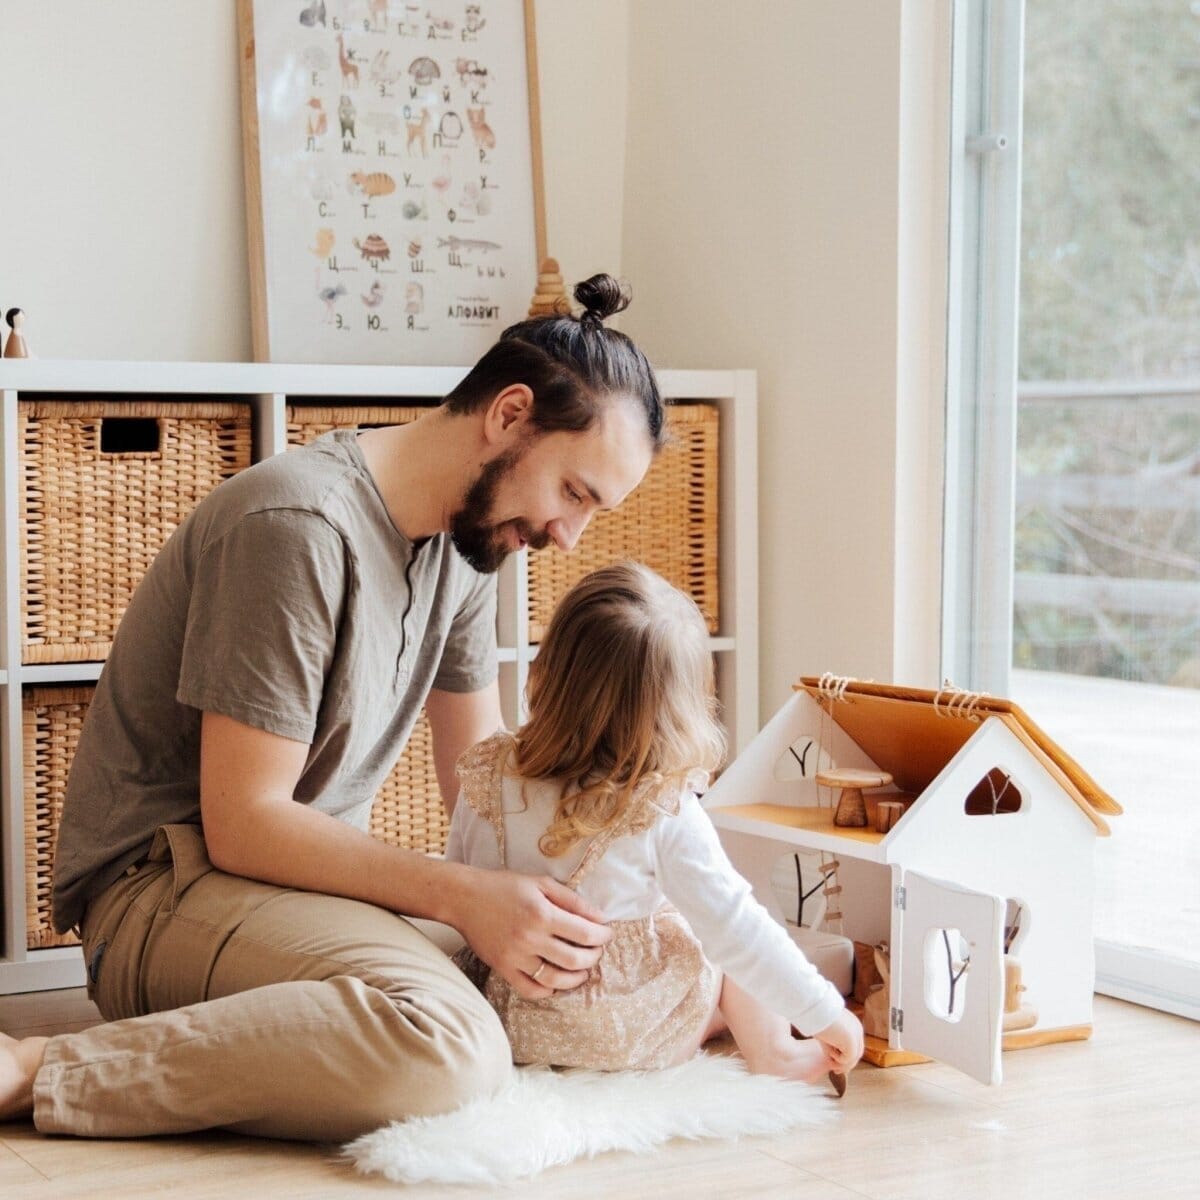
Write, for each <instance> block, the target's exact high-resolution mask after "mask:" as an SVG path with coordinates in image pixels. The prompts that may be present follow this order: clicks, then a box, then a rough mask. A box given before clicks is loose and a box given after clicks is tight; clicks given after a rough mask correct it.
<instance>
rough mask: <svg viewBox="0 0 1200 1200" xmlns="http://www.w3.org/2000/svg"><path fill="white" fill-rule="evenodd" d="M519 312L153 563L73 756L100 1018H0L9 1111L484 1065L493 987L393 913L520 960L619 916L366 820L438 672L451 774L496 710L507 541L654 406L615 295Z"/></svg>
mask: <svg viewBox="0 0 1200 1200" xmlns="http://www.w3.org/2000/svg"><path fill="white" fill-rule="evenodd" d="M576 297H577V299H579V300H580V302H581V303H583V304H584V305H585V312H584V314H583V315H582V317H580V318H578V319H576V318H574V317H561V318H548V319H542V320H537V321H527V322H524V323H522V324H520V325H517V326H514V327H512V328H511V329H509V330H507V331H506V332H505V334H504V335H503V336H502V338H501V340H500V341H499V342H498V343H497V344H496V345H495V346H494V347H493V348H492V349H491V350H490V351H489V352H488V353H487V354H486V355H485V356H484V357H483V358H482V359H481V360H480V362H479V363H478V364H477V365H476V366H475V368H474V369H473V370H472V371H471V372H470V374H469V375H468V376H467V377H466V379H464V381H463V382H462V383H461V384H460V385H459V386H458V387H457V388H456V389H455V390H454V391H453V392H452V393H451V394H450V395H449V396H448V397H447V398H446V401H445V402H444V404H443V405H442V406H441V407H440V408H438V409H436V410H434V411H432V412H431V413H430V414H428V415H427V416H424V417H422V418H421V419H420V420H418V421H417V422H415V423H413V424H411V425H406V426H400V427H395V428H390V429H378V430H371V431H368V432H364V433H362V434H360V435H357V436H355V435H354V434H353V433H350V432H341V433H334V434H330V435H327V436H326V437H325V438H322V439H320V440H319V441H318V442H317V443H315V444H314V445H313V446H312V447H310V448H308V449H306V450H303V451H296V452H293V453H291V454H287V455H283V456H280V457H278V458H275V459H272V460H269V461H268V462H265V463H262V464H259V465H258V466H256V467H254V468H253V469H251V470H250V471H247V472H244V473H242V474H241V475H239V476H238V477H236V478H235V479H232V480H230V481H228V482H227V483H226V484H224V485H222V486H221V487H220V488H218V489H217V490H216V491H215V492H214V493H213V494H212V495H211V496H210V497H208V498H207V499H206V500H205V501H203V502H202V503H201V504H200V505H199V506H198V508H197V509H196V510H195V512H194V513H193V514H192V515H191V516H190V517H189V518H188V519H187V520H186V521H185V522H184V523H183V525H182V526H181V527H180V528H179V530H178V531H177V532H176V534H175V535H174V536H173V537H172V538H171V540H170V541H169V542H168V544H167V545H166V546H165V547H164V549H163V551H162V552H161V553H160V555H159V557H158V559H157V560H156V561H155V563H154V565H153V566H152V567H151V569H150V571H149V572H148V573H147V575H146V578H145V579H144V581H143V582H142V584H141V586H140V587H139V588H138V590H137V593H136V594H135V596H134V598H133V600H132V602H131V603H130V606H129V609H128V611H127V613H126V615H125V618H124V619H123V621H122V625H121V628H120V630H119V631H118V634H117V637H116V639H115V641H114V645H113V650H112V654H111V656H110V658H109V660H108V663H107V665H106V667H105V670H104V672H103V674H102V676H101V679H100V683H99V685H98V687H97V691H96V695H95V698H94V701H93V703H92V706H91V709H90V712H89V715H88V720H87V723H86V725H85V728H84V731H83V734H82V737H81V740H80V745H79V749H78V751H77V754H76V757H75V760H74V763H73V765H72V771H71V777H70V782H69V784H68V793H67V802H66V806H65V812H64V816H63V821H62V827H61V830H60V835H59V848H58V853H57V860H56V867H55V924H56V927H57V928H59V929H60V930H62V929H67V928H71V927H78V928H79V929H80V932H81V936H82V941H83V949H84V957H85V962H86V965H87V970H88V980H89V983H88V990H89V994H90V995H92V997H93V998H94V1000H95V1001H96V1003H97V1005H98V1006H99V1008H100V1010H101V1012H102V1013H103V1014H104V1016H105V1017H106V1018H107V1019H108V1020H109V1022H110V1023H109V1024H105V1025H101V1026H97V1027H95V1028H94V1029H91V1030H87V1031H85V1032H83V1033H77V1034H67V1035H63V1036H60V1037H56V1038H52V1039H45V1038H26V1039H24V1040H22V1041H20V1042H17V1041H15V1040H13V1039H11V1038H5V1037H3V1035H0V1119H3V1118H4V1117H13V1116H20V1115H25V1114H28V1113H30V1112H32V1114H33V1117H34V1121H35V1123H36V1125H37V1127H38V1128H39V1129H40V1130H42V1131H43V1132H52V1133H73V1134H79V1135H84V1136H95V1137H128V1136H136V1135H140V1134H152V1133H173V1132H182V1131H186V1130H192V1129H202V1128H210V1127H214V1126H223V1127H229V1128H232V1129H235V1130H239V1131H242V1132H247V1133H254V1134H260V1135H263V1136H270V1137H290V1138H311V1139H320V1140H344V1139H347V1138H350V1137H354V1136H356V1135H358V1134H360V1133H363V1132H365V1131H367V1130H370V1129H372V1128H375V1127H377V1126H378V1125H380V1124H383V1123H385V1122H386V1121H388V1120H390V1119H393V1118H397V1117H403V1116H409V1115H413V1114H419V1113H431V1112H439V1111H444V1110H446V1109H449V1108H452V1107H454V1106H456V1105H458V1104H460V1103H462V1102H464V1101H465V1100H467V1099H470V1098H471V1097H473V1096H476V1095H480V1094H486V1093H487V1092H489V1091H491V1090H493V1089H494V1088H496V1087H497V1086H498V1085H499V1084H500V1083H502V1082H503V1081H504V1080H505V1079H506V1078H507V1076H508V1072H509V1071H510V1070H511V1061H510V1055H509V1049H508V1045H507V1043H506V1042H505V1040H504V1036H503V1033H502V1031H501V1029H500V1025H499V1022H498V1021H497V1019H496V1017H495V1015H494V1013H493V1012H492V1010H491V1008H490V1007H489V1006H488V1005H487V1003H486V1002H485V1001H484V1000H483V998H482V997H481V996H480V995H479V994H478V993H477V992H476V991H475V989H474V988H473V987H472V986H471V985H470V983H469V982H468V981H467V980H466V978H465V977H464V976H463V975H462V974H461V973H460V972H459V971H458V970H457V969H456V968H455V967H454V966H453V965H452V964H451V962H450V960H449V959H448V958H446V956H445V955H444V954H443V953H442V952H441V951H440V950H438V949H437V948H436V947H435V946H434V945H433V943H432V942H430V941H429V940H427V939H426V938H425V937H424V936H423V935H422V934H421V933H420V932H418V931H417V929H416V928H415V927H414V926H413V925H412V924H411V923H410V922H408V921H406V920H404V919H403V918H402V917H400V916H398V915H396V914H399V913H403V914H406V915H408V916H412V917H424V918H432V919H434V920H438V921H442V922H444V923H446V924H448V925H451V926H453V927H454V928H455V929H457V930H458V931H459V932H460V933H461V934H462V935H463V937H464V938H465V939H466V940H467V941H468V943H469V944H470V945H471V946H472V948H473V949H474V950H475V952H476V954H478V956H479V957H480V958H481V959H483V960H484V961H485V962H487V963H489V964H490V965H491V966H492V967H493V969H495V970H497V971H499V972H500V973H501V974H502V975H504V977H505V978H506V979H508V980H509V981H510V982H512V983H513V985H514V986H515V987H516V988H517V989H518V990H519V991H520V992H521V993H522V994H523V995H526V996H530V997H539V996H549V995H552V994H553V993H554V992H555V991H558V990H563V989H568V988H572V987H575V986H577V985H578V984H579V983H581V982H582V981H583V979H584V978H585V977H586V974H587V971H588V969H589V968H590V967H591V966H592V965H593V964H594V963H595V962H596V961H597V959H598V957H599V954H600V948H601V946H602V945H603V944H604V943H605V941H607V938H608V932H607V930H606V928H605V927H604V925H603V924H602V921H603V914H601V913H598V912H594V911H592V910H591V909H590V908H589V907H588V906H587V905H586V904H584V903H583V902H582V901H581V900H579V899H578V898H577V897H576V896H575V895H574V893H573V892H571V891H570V890H568V889H566V888H564V887H563V886H561V885H560V884H558V883H556V882H555V881H553V880H550V879H533V878H529V877H523V876H517V875H512V874H508V873H499V872H486V871H477V870H474V869H471V868H467V867H464V866H462V865H459V864H452V863H445V862H441V861H438V860H434V859H429V858H426V857H424V856H423V855H419V854H414V853H410V852H407V851H403V850H399V849H397V848H395V847H391V846H387V845H385V844H383V843H381V842H378V841H375V840H373V839H372V838H370V837H369V836H368V835H367V834H366V833H365V832H364V831H365V828H366V821H367V816H368V814H369V810H370V804H371V799H372V797H373V796H374V794H375V792H376V790H377V788H378V786H379V784H380V783H381V782H382V780H383V778H384V777H385V776H386V774H387V772H388V771H389V770H390V768H391V766H392V765H393V764H394V762H395V761H396V758H397V757H398V756H399V753H400V751H401V749H402V747H403V745H404V742H405V741H406V740H407V737H408V735H409V732H410V731H411V728H412V725H413V723H414V721H415V720H416V717H417V714H418V712H419V711H420V708H421V706H422V704H424V706H425V709H426V712H427V714H428V718H429V722H430V725H431V727H432V730H433V735H434V754H435V760H436V767H437V774H438V779H439V783H440V787H441V791H442V795H443V798H444V800H445V801H446V802H447V805H448V806H452V805H453V802H454V798H455V796H456V795H457V785H456V783H455V778H454V763H455V761H456V759H457V757H458V755H459V754H460V753H461V752H462V751H463V750H465V749H466V748H467V747H468V746H470V745H472V744H473V743H475V742H476V741H478V740H480V739H481V738H483V737H485V736H487V735H488V734H490V733H491V732H493V731H494V730H495V729H496V728H497V727H499V726H500V724H501V717H500V707H499V699H498V690H497V687H496V646H495V577H494V574H493V573H494V572H495V570H496V569H497V567H499V565H500V563H501V562H502V561H503V560H504V558H505V557H506V556H507V555H508V554H509V553H511V552H512V551H514V550H518V549H520V548H521V547H523V546H526V545H529V546H532V547H534V548H540V547H542V546H545V545H547V544H549V543H550V542H554V543H555V544H556V545H558V546H559V548H560V549H563V550H570V549H571V548H572V547H573V546H574V545H575V543H576V542H577V541H578V539H579V536H580V534H581V533H582V532H583V530H584V528H585V526H586V525H587V523H588V521H589V520H590V518H591V516H592V515H593V514H594V513H595V512H596V511H597V510H602V509H607V508H611V507H615V506H616V505H618V504H619V503H620V502H621V501H622V500H623V499H624V498H625V497H626V496H627V495H628V493H629V492H630V491H631V490H632V489H633V488H634V487H635V486H636V485H637V484H638V482H639V481H640V480H641V478H642V476H643V475H644V473H645V471H646V469H647V467H648V466H649V463H650V461H651V458H652V456H653V454H654V453H655V452H656V451H657V450H658V448H659V447H660V445H661V443H662V441H663V437H664V431H663V411H662V404H661V400H660V398H659V395H658V391H657V387H656V386H655V383H654V380H653V376H652V373H651V371H650V368H649V364H648V363H647V362H646V359H645V357H644V355H642V353H641V352H640V351H639V350H638V349H637V348H636V347H635V346H634V345H633V343H632V342H631V341H629V339H628V338H626V337H624V335H622V334H619V333H617V332H615V331H612V330H609V329H606V328H605V327H604V326H603V324H602V321H603V319H604V318H605V317H606V316H608V315H610V314H611V313H612V312H615V311H618V310H619V309H620V308H622V307H624V304H625V303H627V298H626V297H624V296H623V295H622V293H621V291H620V289H619V287H618V286H617V285H616V283H615V281H614V280H612V279H611V278H610V277H608V276H595V277H593V279H591V280H588V281H587V282H586V283H584V284H581V285H579V288H577V289H576Z"/></svg>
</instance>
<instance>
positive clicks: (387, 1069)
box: [364, 988, 513, 1125]
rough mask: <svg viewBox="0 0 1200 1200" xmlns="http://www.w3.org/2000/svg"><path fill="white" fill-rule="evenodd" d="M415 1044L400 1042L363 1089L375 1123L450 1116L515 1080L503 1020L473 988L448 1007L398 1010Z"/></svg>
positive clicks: (408, 1005)
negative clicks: (408, 1118) (421, 1117)
mask: <svg viewBox="0 0 1200 1200" xmlns="http://www.w3.org/2000/svg"><path fill="white" fill-rule="evenodd" d="M397 1009H398V1011H399V1012H400V1013H401V1014H402V1016H403V1018H404V1023H405V1026H406V1027H407V1029H408V1030H409V1031H410V1035H411V1033H414V1032H415V1033H416V1034H417V1036H416V1037H415V1039H414V1038H413V1037H411V1036H410V1037H408V1038H406V1039H404V1040H397V1042H396V1043H395V1044H394V1046H393V1053H392V1054H391V1055H388V1056H387V1058H388V1060H389V1061H388V1062H386V1063H384V1062H380V1063H378V1064H377V1067H378V1070H377V1076H378V1077H377V1078H376V1079H375V1080H373V1081H372V1083H373V1084H374V1086H371V1087H368V1088H366V1089H364V1095H365V1096H370V1097H371V1100H370V1101H369V1103H370V1104H371V1106H372V1108H374V1109H375V1110H376V1112H375V1114H374V1115H375V1116H377V1117H378V1118H379V1119H378V1120H376V1121H375V1124H376V1125H378V1124H384V1123H386V1122H387V1121H389V1120H399V1119H402V1118H404V1117H412V1116H431V1115H433V1114H436V1113H442V1112H449V1111H451V1110H452V1109H455V1108H458V1107H460V1106H461V1105H463V1104H466V1103H468V1102H469V1101H471V1100H476V1099H479V1098H480V1097H484V1096H489V1095H491V1094H492V1093H493V1092H495V1091H497V1090H498V1089H499V1088H501V1087H502V1086H503V1085H504V1084H505V1083H507V1082H508V1081H509V1079H510V1078H511V1076H512V1069H513V1067H512V1049H511V1047H510V1046H509V1043H508V1038H507V1037H506V1036H505V1034H504V1028H503V1026H502V1025H501V1024H500V1019H499V1018H498V1017H497V1016H496V1014H495V1012H494V1011H493V1009H492V1007H491V1005H489V1004H488V1003H487V1001H486V1000H484V999H483V997H482V996H481V995H480V994H479V993H478V992H476V991H475V990H474V989H473V988H472V989H470V991H469V993H467V992H465V991H464V993H463V994H462V995H461V996H458V997H455V999H454V1001H453V1002H448V1001H447V998H446V997H445V996H437V997H434V998H431V1000H430V1002H429V1003H428V1004H426V1005H422V1004H420V1003H419V1001H416V1000H414V999H413V998H412V997H408V998H406V999H405V1000H404V1001H402V1002H400V1003H399V1004H398V1005H397Z"/></svg>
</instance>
